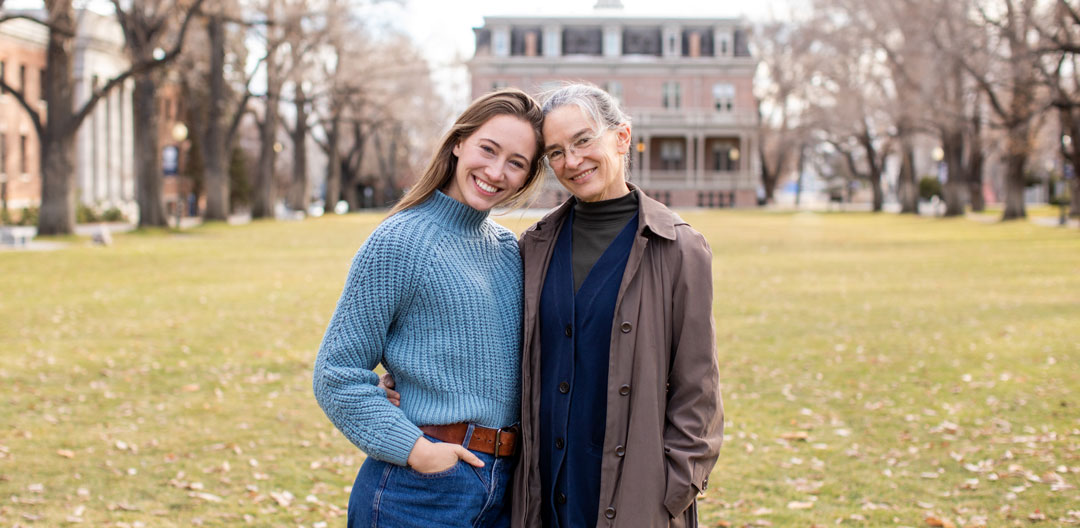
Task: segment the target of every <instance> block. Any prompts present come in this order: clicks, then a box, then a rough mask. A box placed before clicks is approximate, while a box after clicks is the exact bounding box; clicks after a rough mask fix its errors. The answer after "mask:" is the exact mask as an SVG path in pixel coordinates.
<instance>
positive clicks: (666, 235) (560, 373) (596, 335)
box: [513, 84, 723, 528]
mask: <svg viewBox="0 0 1080 528" xmlns="http://www.w3.org/2000/svg"><path fill="white" fill-rule="evenodd" d="M543 112H544V124H543V132H544V145H545V150H544V159H545V161H546V163H547V164H548V166H549V167H550V168H551V170H552V171H553V172H554V173H555V176H556V177H557V178H558V180H559V183H561V184H562V185H563V186H564V187H565V188H566V189H567V190H568V191H570V193H571V194H573V197H571V198H570V199H569V200H567V201H566V202H565V203H563V204H562V205H561V206H560V207H558V208H557V209H556V210H555V211H553V212H551V213H550V214H548V215H547V216H545V217H544V218H543V219H542V220H540V221H539V222H537V223H536V225H534V226H532V227H531V228H530V229H529V230H528V231H526V232H525V233H524V234H523V235H522V237H521V240H520V248H521V255H522V259H523V261H524V274H525V283H524V295H525V306H524V312H525V313H524V325H525V326H524V335H523V339H524V341H523V347H524V348H523V352H522V396H523V397H522V399H521V402H522V416H521V418H522V442H523V445H522V453H521V459H520V460H519V461H518V464H517V469H516V470H515V476H514V487H513V525H514V526H517V527H538V526H541V525H542V526H545V527H547V526H551V527H561V528H570V527H581V526H633V527H645V526H647V527H656V526H696V525H697V511H696V507H695V497H696V496H697V494H698V492H700V491H702V490H704V489H705V488H706V486H707V485H708V476H709V472H710V471H711V470H712V468H713V465H714V464H715V462H716V458H717V452H718V450H719V448H720V443H721V440H722V438H723V408H722V404H721V401H720V393H719V387H718V383H719V382H718V372H717V362H716V351H715V347H714V337H713V327H712V270H711V265H712V253H711V251H710V249H709V246H708V244H707V243H706V241H705V239H704V237H702V236H701V234H699V233H698V232H697V231H695V230H693V229H692V228H691V227H690V226H689V225H688V224H687V223H686V222H684V221H683V220H682V219H680V218H679V217H678V216H677V215H675V214H674V213H673V212H671V211H670V210H669V209H668V208H666V207H665V206H664V205H662V204H660V203H659V202H657V201H655V200H652V199H650V198H649V197H647V196H645V195H644V193H642V192H641V191H640V190H638V189H637V188H636V187H634V186H633V185H631V184H629V183H627V170H628V162H629V156H628V153H629V151H630V144H631V133H630V118H629V117H628V116H627V115H626V114H624V113H623V112H622V111H621V110H620V109H619V107H618V103H617V102H616V101H615V100H613V99H612V98H611V96H609V95H608V94H607V93H605V92H604V91H602V90H600V89H598V88H596V87H594V86H589V85H581V84H574V85H567V86H565V87H563V88H561V89H558V90H556V91H555V92H553V93H551V94H549V95H548V97H547V99H546V102H545V103H544V105H543Z"/></svg>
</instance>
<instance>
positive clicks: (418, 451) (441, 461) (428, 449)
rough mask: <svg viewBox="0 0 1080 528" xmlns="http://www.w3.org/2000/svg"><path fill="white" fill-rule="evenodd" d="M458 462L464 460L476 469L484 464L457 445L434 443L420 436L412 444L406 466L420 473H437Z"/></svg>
mask: <svg viewBox="0 0 1080 528" xmlns="http://www.w3.org/2000/svg"><path fill="white" fill-rule="evenodd" d="M458 460H464V461H465V463H467V464H471V465H474V466H476V467H484V462H483V461H482V460H480V459H479V458H477V457H476V455H474V454H472V452H471V451H469V450H468V449H465V448H464V447H462V446H460V445H458V444H451V443H435V442H432V441H430V440H428V439H427V438H424V437H422V436H421V437H420V438H418V439H417V440H416V443H415V444H413V448H412V451H410V452H409V460H408V464H409V467H411V468H413V469H414V470H416V471H419V472H420V473H438V472H440V471H446V470H448V469H450V468H452V467H454V465H455V464H457V463H458Z"/></svg>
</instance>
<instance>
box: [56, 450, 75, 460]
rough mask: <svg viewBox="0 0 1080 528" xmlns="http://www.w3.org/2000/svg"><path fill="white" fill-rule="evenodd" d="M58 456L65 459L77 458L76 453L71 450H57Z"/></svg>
mask: <svg viewBox="0 0 1080 528" xmlns="http://www.w3.org/2000/svg"><path fill="white" fill-rule="evenodd" d="M56 454H58V455H60V456H62V457H64V458H75V452H74V451H72V450H70V449H57V450H56Z"/></svg>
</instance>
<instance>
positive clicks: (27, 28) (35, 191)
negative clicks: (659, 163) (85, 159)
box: [0, 19, 48, 214]
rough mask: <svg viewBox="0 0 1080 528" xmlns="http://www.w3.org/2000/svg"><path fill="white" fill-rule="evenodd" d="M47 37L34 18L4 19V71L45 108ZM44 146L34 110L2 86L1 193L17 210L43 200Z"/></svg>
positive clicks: (0, 31)
mask: <svg viewBox="0 0 1080 528" xmlns="http://www.w3.org/2000/svg"><path fill="white" fill-rule="evenodd" d="M47 42H48V30H46V28H45V26H42V25H41V24H38V23H36V22H32V21H29V20H18V19H15V20H9V21H7V22H4V23H3V24H0V77H2V78H3V79H4V82H5V83H6V84H7V85H8V86H10V87H12V88H15V89H17V90H19V91H21V92H23V93H24V94H25V99H26V101H27V102H28V103H29V104H30V105H31V106H33V107H34V109H35V110H37V111H39V112H41V113H42V114H44V112H45V103H44V101H42V98H43V97H44V96H43V93H42V90H41V80H42V77H43V72H44V70H45V45H46V43H47ZM40 151H41V148H40V146H39V145H38V137H37V132H36V131H35V130H34V123H33V121H31V120H30V116H29V115H28V114H27V113H26V110H25V109H24V108H23V107H22V105H20V104H19V102H18V101H17V100H15V96H14V95H12V94H11V93H10V92H8V91H7V90H0V187H2V189H0V194H3V195H4V198H6V200H7V206H8V209H9V210H13V211H15V212H16V213H17V211H19V210H21V209H22V208H24V207H37V206H38V205H39V204H40V203H41V167H40V164H39V159H40V156H39V154H38V153H39V152H40ZM13 214H15V213H13Z"/></svg>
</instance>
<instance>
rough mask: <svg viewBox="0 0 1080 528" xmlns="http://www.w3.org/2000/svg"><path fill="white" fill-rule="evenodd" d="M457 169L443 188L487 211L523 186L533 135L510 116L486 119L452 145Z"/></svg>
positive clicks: (532, 150) (533, 147)
mask: <svg viewBox="0 0 1080 528" xmlns="http://www.w3.org/2000/svg"><path fill="white" fill-rule="evenodd" d="M453 153H454V156H455V157H456V158H457V168H456V169H455V170H454V176H453V178H451V179H450V182H449V183H448V184H447V185H446V188H444V189H443V192H445V193H446V194H447V196H450V197H451V198H453V199H455V200H457V201H459V202H461V203H463V204H465V205H468V206H469V207H472V208H473V209H477V210H480V211H487V210H489V209H491V208H492V207H495V206H496V205H498V204H500V203H502V202H503V201H505V200H506V199H507V198H510V197H511V196H513V195H514V193H516V192H517V191H518V189H520V188H521V187H522V186H523V185H525V181H526V180H527V179H528V175H529V166H530V163H531V162H532V159H533V157H534V156H536V155H537V152H536V136H535V135H534V133H533V128H532V126H531V125H530V124H529V123H528V122H527V121H525V120H523V119H520V118H517V117H514V116H511V115H506V114H502V115H497V116H495V117H492V118H491V119H488V120H487V121H486V122H484V124H483V125H480V128H477V129H476V132H473V133H472V135H470V136H469V137H467V138H465V139H463V140H462V141H461V142H459V143H458V144H457V145H455V146H454V150H453Z"/></svg>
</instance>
